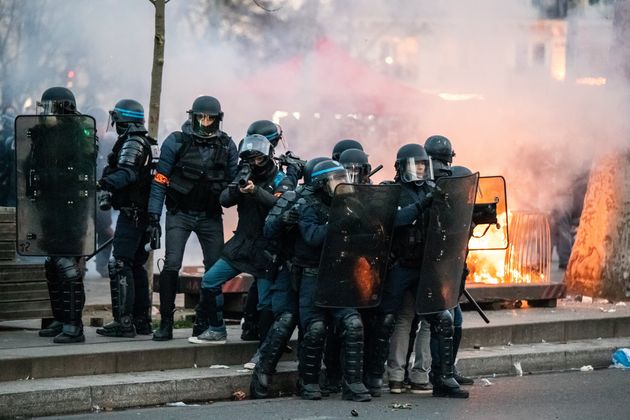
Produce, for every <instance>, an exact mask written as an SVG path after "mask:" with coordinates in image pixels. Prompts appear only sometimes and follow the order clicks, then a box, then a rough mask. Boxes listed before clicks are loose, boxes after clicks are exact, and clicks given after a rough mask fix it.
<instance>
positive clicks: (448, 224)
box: [416, 173, 479, 315]
mask: <svg viewBox="0 0 630 420" xmlns="http://www.w3.org/2000/svg"><path fill="white" fill-rule="evenodd" d="M478 179H479V173H475V174H472V175H468V176H464V177H444V178H440V179H439V180H438V181H437V187H438V188H439V189H440V190H441V191H442V194H437V195H436V198H434V199H433V203H432V204H431V207H430V208H429V222H428V225H427V228H426V238H425V247H424V255H423V258H422V268H421V270H420V281H419V283H418V291H417V297H416V312H417V313H418V314H421V315H422V314H430V313H435V312H440V311H443V310H445V309H451V308H454V307H455V306H457V301H458V299H459V292H460V285H461V281H462V273H463V270H464V264H465V263H466V253H467V247H468V239H469V237H470V228H471V224H472V214H473V210H474V207H475V195H476V192H477V181H478Z"/></svg>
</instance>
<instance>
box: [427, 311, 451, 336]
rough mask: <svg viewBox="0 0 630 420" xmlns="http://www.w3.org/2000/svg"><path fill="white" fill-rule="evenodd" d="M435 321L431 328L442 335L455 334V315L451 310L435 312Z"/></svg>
mask: <svg viewBox="0 0 630 420" xmlns="http://www.w3.org/2000/svg"><path fill="white" fill-rule="evenodd" d="M435 321H436V322H433V323H431V330H432V331H433V332H435V333H437V334H438V335H440V336H444V337H452V336H453V315H451V312H450V311H442V312H439V313H437V314H435Z"/></svg>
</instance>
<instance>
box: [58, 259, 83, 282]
mask: <svg viewBox="0 0 630 420" xmlns="http://www.w3.org/2000/svg"><path fill="white" fill-rule="evenodd" d="M52 261H53V263H54V266H55V271H56V272H57V276H58V278H59V280H61V281H62V282H68V281H76V280H80V279H81V269H80V268H79V263H78V262H77V259H76V258H73V257H60V258H54V259H53V260H52Z"/></svg>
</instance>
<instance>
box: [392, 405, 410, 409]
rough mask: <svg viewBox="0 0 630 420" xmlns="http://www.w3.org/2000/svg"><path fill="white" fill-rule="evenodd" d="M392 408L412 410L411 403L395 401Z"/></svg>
mask: <svg viewBox="0 0 630 420" xmlns="http://www.w3.org/2000/svg"><path fill="white" fill-rule="evenodd" d="M392 408H393V409H395V410H411V404H410V403H402V404H401V403H394V404H392Z"/></svg>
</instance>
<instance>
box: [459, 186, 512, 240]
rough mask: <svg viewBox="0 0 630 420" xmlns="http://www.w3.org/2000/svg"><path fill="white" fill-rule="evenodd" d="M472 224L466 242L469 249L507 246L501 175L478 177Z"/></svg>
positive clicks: (503, 191) (504, 201)
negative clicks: (471, 230)
mask: <svg viewBox="0 0 630 420" xmlns="http://www.w3.org/2000/svg"><path fill="white" fill-rule="evenodd" d="M473 225H474V226H475V228H474V229H473V235H472V237H471V238H470V241H469V242H468V249H470V250H471V251H478V250H499V249H506V248H507V247H508V244H509V236H508V212H507V190H506V187H505V178H503V177H502V176H482V177H480V178H479V187H478V188H477V198H476V199H475V210H474V212H473Z"/></svg>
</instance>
